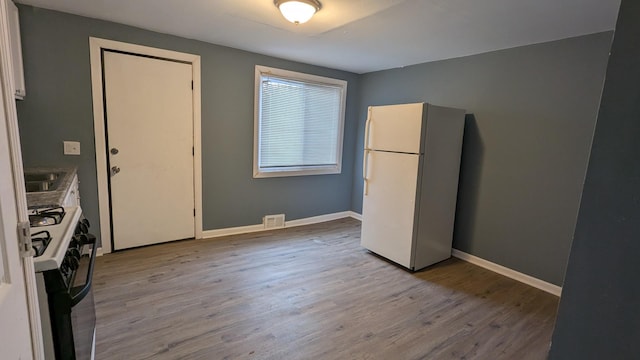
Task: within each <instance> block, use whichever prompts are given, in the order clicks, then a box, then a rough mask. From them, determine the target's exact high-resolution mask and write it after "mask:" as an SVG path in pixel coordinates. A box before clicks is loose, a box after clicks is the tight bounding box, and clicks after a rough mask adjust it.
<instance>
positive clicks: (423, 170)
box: [361, 103, 465, 271]
mask: <svg viewBox="0 0 640 360" xmlns="http://www.w3.org/2000/svg"><path fill="white" fill-rule="evenodd" d="M464 118H465V111H464V110H460V109H453V108H446V107H441V106H434V105H431V104H427V103H416V104H402V105H387V106H370V107H369V112H368V117H367V122H366V125H365V144H364V158H363V178H364V194H363V201H362V234H361V245H362V246H363V247H364V248H366V249H368V250H370V251H371V252H373V253H376V254H378V255H380V256H382V257H385V258H387V259H389V260H391V261H393V262H395V263H397V264H399V265H402V266H404V267H405V268H407V269H410V270H413V271H417V270H420V269H422V268H424V267H426V266H429V265H432V264H435V263H437V262H440V261H442V260H445V259H448V258H449V257H450V256H451V242H452V239H453V222H454V218H455V212H456V198H457V194H458V175H459V171H460V156H461V152H462V134H463V130H464Z"/></svg>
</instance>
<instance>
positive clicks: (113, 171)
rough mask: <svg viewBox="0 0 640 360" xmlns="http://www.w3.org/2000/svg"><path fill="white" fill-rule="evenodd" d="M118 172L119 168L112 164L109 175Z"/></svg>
mask: <svg viewBox="0 0 640 360" xmlns="http://www.w3.org/2000/svg"><path fill="white" fill-rule="evenodd" d="M119 172H120V168H119V167H117V166H114V167H112V168H111V176H114V175H115V174H117V173H119Z"/></svg>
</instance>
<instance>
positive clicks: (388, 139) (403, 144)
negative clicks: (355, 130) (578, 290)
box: [365, 103, 424, 154]
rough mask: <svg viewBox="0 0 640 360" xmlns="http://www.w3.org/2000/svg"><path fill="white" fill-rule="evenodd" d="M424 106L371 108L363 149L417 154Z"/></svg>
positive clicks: (408, 105) (409, 105) (418, 104)
mask: <svg viewBox="0 0 640 360" xmlns="http://www.w3.org/2000/svg"><path fill="white" fill-rule="evenodd" d="M423 108H424V104H423V103H417V104H402V105H387V106H371V107H369V114H368V118H367V125H366V126H367V129H366V135H367V136H366V139H365V141H366V143H365V148H368V149H373V150H384V151H395V152H403V153H414V154H417V153H420V139H421V132H422V112H423Z"/></svg>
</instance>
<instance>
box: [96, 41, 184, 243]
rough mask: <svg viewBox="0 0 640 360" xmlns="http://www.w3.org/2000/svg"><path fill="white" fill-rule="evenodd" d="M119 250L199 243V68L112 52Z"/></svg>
mask: <svg viewBox="0 0 640 360" xmlns="http://www.w3.org/2000/svg"><path fill="white" fill-rule="evenodd" d="M103 71H104V86H105V89H104V91H105V101H106V113H105V117H106V123H107V127H106V128H107V148H108V149H107V151H108V154H107V156H108V158H109V167H110V176H111V177H110V195H111V221H112V225H113V232H112V234H113V235H112V236H113V241H114V249H115V250H120V249H125V248H130V247H136V246H143V245H149V244H155V243H161V242H166V241H172V240H178V239H187V238H192V237H194V232H195V217H194V216H195V215H194V182H193V166H194V164H193V163H194V157H193V100H192V91H193V90H192V79H193V75H192V65H191V64H185V63H180V62H175V61H169V60H162V59H156V58H150V57H143V56H137V55H130V54H122V53H116V52H110V51H105V53H104V70H103Z"/></svg>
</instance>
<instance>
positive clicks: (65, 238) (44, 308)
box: [29, 206, 97, 360]
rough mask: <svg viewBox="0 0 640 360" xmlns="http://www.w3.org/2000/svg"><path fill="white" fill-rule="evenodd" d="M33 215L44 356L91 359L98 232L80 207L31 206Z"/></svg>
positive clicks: (93, 335) (30, 214) (32, 239)
mask: <svg viewBox="0 0 640 360" xmlns="http://www.w3.org/2000/svg"><path fill="white" fill-rule="evenodd" d="M29 218H30V220H31V221H30V222H31V233H32V234H31V242H32V247H33V250H34V258H33V262H34V267H35V270H36V284H37V289H38V302H39V307H40V315H41V316H40V317H41V321H42V335H43V336H42V337H43V346H44V350H45V358H46V359H75V360H89V359H93V356H94V350H95V321H96V316H95V305H94V300H93V290H92V285H91V283H92V278H93V269H94V265H95V258H96V252H97V251H96V250H97V249H96V237H95V236H94V235H92V234H90V233H89V222H88V221H87V220H86V219H83V218H82V209H80V207H79V206H75V207H64V208H63V207H59V206H47V207H40V208H37V209H31V210H30V211H29Z"/></svg>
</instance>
